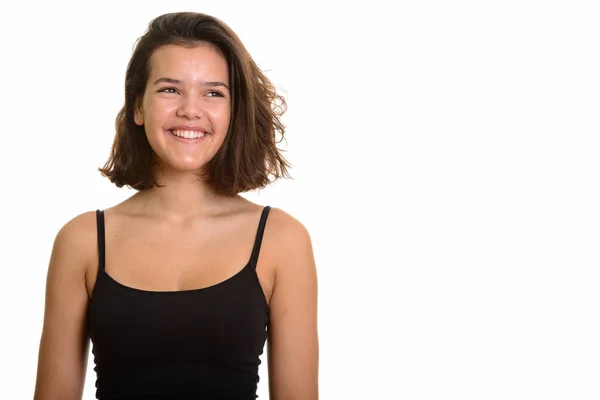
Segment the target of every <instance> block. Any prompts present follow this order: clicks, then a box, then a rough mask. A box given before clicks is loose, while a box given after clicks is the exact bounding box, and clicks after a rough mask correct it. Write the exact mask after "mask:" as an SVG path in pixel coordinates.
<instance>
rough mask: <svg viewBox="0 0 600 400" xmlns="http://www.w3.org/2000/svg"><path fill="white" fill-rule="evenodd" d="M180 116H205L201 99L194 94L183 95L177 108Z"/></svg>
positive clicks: (197, 117) (191, 117)
mask: <svg viewBox="0 0 600 400" xmlns="http://www.w3.org/2000/svg"><path fill="white" fill-rule="evenodd" d="M177 116H178V117H182V118H183V117H186V118H188V119H200V118H202V117H203V116H204V109H203V108H202V103H201V100H199V99H197V98H196V96H193V95H189V94H186V95H183V96H181V102H180V104H179V107H178V109H177Z"/></svg>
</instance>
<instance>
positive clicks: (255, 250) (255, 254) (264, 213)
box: [250, 206, 271, 268]
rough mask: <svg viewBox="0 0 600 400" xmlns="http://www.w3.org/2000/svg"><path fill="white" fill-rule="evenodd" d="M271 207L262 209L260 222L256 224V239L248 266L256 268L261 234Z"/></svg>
mask: <svg viewBox="0 0 600 400" xmlns="http://www.w3.org/2000/svg"><path fill="white" fill-rule="evenodd" d="M270 209H271V206H266V207H265V208H263V211H262V214H261V216H260V222H259V224H258V231H257V232H256V239H255V240H254V248H253V249H252V257H250V264H252V265H253V266H254V268H256V263H257V262H258V254H259V253H260V245H261V243H262V238H263V234H264V232H265V225H266V223H267V217H268V215H269V210H270Z"/></svg>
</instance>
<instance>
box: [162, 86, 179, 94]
mask: <svg viewBox="0 0 600 400" xmlns="http://www.w3.org/2000/svg"><path fill="white" fill-rule="evenodd" d="M158 93H177V88H174V87H165V88H162V89H159V90H158Z"/></svg>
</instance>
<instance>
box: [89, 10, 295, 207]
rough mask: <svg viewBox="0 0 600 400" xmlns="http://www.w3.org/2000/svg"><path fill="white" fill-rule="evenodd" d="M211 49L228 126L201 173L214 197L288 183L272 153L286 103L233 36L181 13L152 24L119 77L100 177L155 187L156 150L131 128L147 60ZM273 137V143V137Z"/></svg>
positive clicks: (214, 22)
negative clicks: (222, 71) (178, 50)
mask: <svg viewBox="0 0 600 400" xmlns="http://www.w3.org/2000/svg"><path fill="white" fill-rule="evenodd" d="M202 43H211V44H212V45H213V46H215V47H216V48H217V49H219V50H220V51H221V53H222V55H223V57H224V58H225V60H226V62H227V65H228V68H229V82H230V86H231V89H230V90H231V121H230V124H229V128H228V132H227V135H226V136H225V140H224V142H223V144H222V146H221V148H220V149H219V150H218V152H217V153H216V154H215V156H214V157H213V158H212V159H211V160H210V161H209V162H208V164H207V166H206V168H204V171H203V172H202V175H201V176H202V178H203V179H205V180H206V181H207V182H208V183H209V184H210V185H212V186H213V188H214V189H215V190H216V191H217V192H218V193H220V194H224V195H228V196H232V195H235V194H237V193H241V192H247V191H250V190H254V189H260V188H264V187H265V186H267V185H268V184H270V183H272V182H274V181H275V180H277V179H279V178H290V175H289V172H288V168H291V165H290V163H289V162H288V161H287V160H286V159H285V158H284V157H283V155H282V151H283V150H281V149H279V148H278V147H277V144H278V143H280V142H281V141H282V140H283V138H284V134H285V126H284V125H283V123H282V122H281V120H280V118H281V116H282V115H283V114H284V113H285V111H286V109H287V104H286V101H285V99H284V98H283V97H282V96H281V95H279V94H278V93H277V91H276V90H275V87H274V86H273V84H272V83H271V82H270V80H269V79H268V78H267V76H266V75H265V74H264V73H263V72H262V71H261V70H260V68H259V67H258V66H257V65H256V63H255V62H254V61H253V59H252V57H251V56H250V54H249V53H248V51H247V50H246V48H245V47H244V45H243V43H242V42H241V40H240V39H239V37H238V36H237V35H236V34H235V32H233V31H232V30H231V28H229V27H228V26H227V25H226V24H225V23H224V22H222V21H220V20H219V19H217V18H215V17H212V16H210V15H206V14H201V13H193V12H181V13H169V14H164V15H161V16H159V17H157V18H155V19H153V20H152V21H151V22H150V23H149V25H148V29H147V31H146V32H145V33H144V35H143V36H141V37H140V38H139V39H138V40H137V42H136V45H135V48H134V51H133V54H132V56H131V59H130V60H129V64H128V66H127V72H126V76H125V105H124V106H123V108H122V109H121V110H120V111H119V113H118V114H117V118H116V121H115V126H116V135H115V139H114V142H113V145H112V149H111V153H110V156H109V158H108V161H107V162H106V163H105V165H104V167H102V168H99V170H100V172H101V173H102V175H103V176H105V177H107V178H109V179H110V181H111V182H113V183H114V184H115V185H117V186H118V187H122V186H124V185H127V186H130V187H132V188H133V189H136V190H145V189H149V188H152V187H154V186H159V185H158V183H157V182H156V179H155V177H154V176H153V173H152V166H153V162H154V152H153V150H152V148H151V147H150V144H149V143H148V139H147V138H146V135H145V131H144V127H143V126H138V125H136V124H135V122H134V119H133V118H134V107H135V105H136V102H137V101H140V100H141V98H142V97H143V95H144V91H145V88H146V83H147V80H148V76H149V71H150V57H151V55H152V53H153V52H154V51H155V50H156V49H157V48H159V47H160V46H163V45H166V44H175V45H180V46H184V47H195V46H198V45H200V44H202ZM278 135H279V137H280V138H279V139H277V136H278Z"/></svg>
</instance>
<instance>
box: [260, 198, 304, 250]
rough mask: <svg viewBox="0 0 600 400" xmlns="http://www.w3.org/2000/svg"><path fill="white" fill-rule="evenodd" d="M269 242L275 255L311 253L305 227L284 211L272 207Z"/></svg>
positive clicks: (269, 221) (269, 222)
mask: <svg viewBox="0 0 600 400" xmlns="http://www.w3.org/2000/svg"><path fill="white" fill-rule="evenodd" d="M268 224H269V229H270V231H271V240H272V241H273V242H274V244H276V246H274V248H275V251H276V252H277V253H281V254H283V255H289V253H290V252H306V251H311V252H312V244H311V237H310V233H309V231H308V229H307V227H306V226H305V225H304V224H303V223H302V222H301V221H299V220H298V219H297V218H296V217H294V216H292V215H290V214H289V213H287V212H286V211H284V210H282V209H280V208H276V207H273V208H271V211H270V212H269V220H268Z"/></svg>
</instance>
